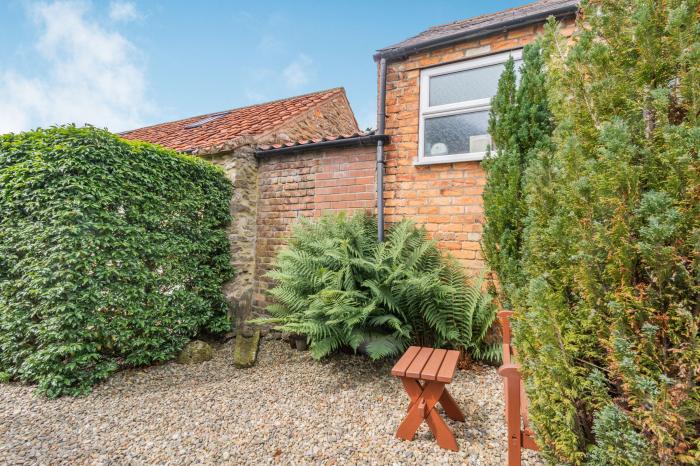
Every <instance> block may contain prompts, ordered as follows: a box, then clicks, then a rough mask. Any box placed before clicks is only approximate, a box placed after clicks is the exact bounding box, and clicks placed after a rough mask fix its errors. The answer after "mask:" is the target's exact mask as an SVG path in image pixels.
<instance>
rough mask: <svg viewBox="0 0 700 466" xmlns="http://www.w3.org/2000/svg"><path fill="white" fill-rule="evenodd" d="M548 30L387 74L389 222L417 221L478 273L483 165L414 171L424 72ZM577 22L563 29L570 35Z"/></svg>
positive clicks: (399, 66) (420, 59)
mask: <svg viewBox="0 0 700 466" xmlns="http://www.w3.org/2000/svg"><path fill="white" fill-rule="evenodd" d="M542 30H543V25H532V26H527V27H523V28H519V29H513V30H510V31H507V32H503V33H499V34H494V35H491V36H488V37H485V38H481V39H478V40H473V41H467V42H463V43H459V44H455V45H452V46H449V47H445V48H441V49H437V50H432V51H428V52H422V53H417V54H415V55H412V56H410V57H408V58H407V59H405V60H403V61H398V62H391V63H389V65H388V68H387V85H386V86H387V87H386V134H388V135H389V136H390V137H391V142H390V144H389V145H387V147H386V150H385V155H386V177H385V185H384V186H385V188H384V189H385V204H386V210H385V214H386V220H387V223H388V224H390V223H392V222H396V221H398V220H400V219H401V218H403V217H411V218H413V219H415V220H416V221H417V222H418V223H419V224H422V225H424V226H425V228H426V229H427V230H428V232H429V233H430V234H431V235H432V237H433V238H435V239H436V240H437V241H438V243H439V245H440V247H442V248H444V249H446V250H449V251H450V252H451V253H452V254H453V255H454V256H455V257H456V258H457V259H459V261H460V262H462V264H463V265H464V266H465V267H466V268H467V269H469V270H470V271H472V272H473V273H478V272H479V271H481V270H482V269H483V267H484V262H483V258H482V255H481V246H480V241H481V232H482V225H483V221H484V217H483V202H482V199H481V195H482V191H483V187H484V184H485V182H486V179H485V175H484V171H483V170H482V168H481V165H480V162H460V163H449V164H436V165H427V166H417V165H414V161H415V160H416V159H417V157H418V124H419V121H418V119H419V105H420V99H419V96H420V88H419V86H420V70H421V69H423V68H428V67H431V66H436V65H443V64H446V63H452V62H456V61H462V60H465V59H470V58H475V57H480V56H485V55H489V54H493V53H499V52H504V51H507V50H513V49H519V48H522V47H523V46H525V45H526V44H528V43H530V42H532V41H533V40H534V39H535V38H536V37H537V36H538V35H539V34H540V33H541V32H542ZM573 30H574V24H573V19H572V20H566V21H565V22H564V23H563V24H562V31H563V32H564V33H565V34H567V35H570V34H571V33H572V32H573Z"/></svg>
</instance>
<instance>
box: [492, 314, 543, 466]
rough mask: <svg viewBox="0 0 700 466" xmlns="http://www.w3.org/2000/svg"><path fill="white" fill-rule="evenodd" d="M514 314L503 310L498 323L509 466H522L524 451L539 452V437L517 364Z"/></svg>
mask: <svg viewBox="0 0 700 466" xmlns="http://www.w3.org/2000/svg"><path fill="white" fill-rule="evenodd" d="M512 315H513V312H512V311H501V312H499V313H498V320H499V321H500V322H501V332H502V334H503V365H502V366H501V367H500V368H499V369H498V373H499V374H500V375H501V376H502V377H503V379H504V394H505V398H506V426H507V431H508V466H520V464H521V459H522V452H521V450H522V449H523V448H527V449H528V450H535V451H537V450H538V448H537V443H535V434H534V432H533V431H532V428H531V427H530V420H529V419H528V415H527V404H528V401H527V395H526V394H525V387H524V386H523V380H522V378H521V376H520V365H519V364H517V360H516V356H517V355H516V351H515V348H514V347H513V346H512V345H511V332H510V318H511V316H512Z"/></svg>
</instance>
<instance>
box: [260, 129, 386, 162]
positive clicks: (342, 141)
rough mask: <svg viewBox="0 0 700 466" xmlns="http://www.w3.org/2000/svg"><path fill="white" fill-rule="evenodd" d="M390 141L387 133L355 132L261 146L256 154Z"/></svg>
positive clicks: (285, 152) (263, 154)
mask: <svg viewBox="0 0 700 466" xmlns="http://www.w3.org/2000/svg"><path fill="white" fill-rule="evenodd" d="M380 140H381V141H385V142H386V141H388V140H389V136H388V135H386V134H375V133H374V131H372V132H370V133H354V134H349V135H340V136H336V137H331V138H328V137H327V138H322V139H311V140H306V141H295V142H291V143H289V142H288V143H285V144H274V145H266V146H261V147H260V148H258V150H256V151H255V155H256V156H267V155H278V154H292V153H298V152H306V151H309V150H315V149H319V148H327V147H348V146H364V145H370V144H372V145H373V144H376V142H377V141H380Z"/></svg>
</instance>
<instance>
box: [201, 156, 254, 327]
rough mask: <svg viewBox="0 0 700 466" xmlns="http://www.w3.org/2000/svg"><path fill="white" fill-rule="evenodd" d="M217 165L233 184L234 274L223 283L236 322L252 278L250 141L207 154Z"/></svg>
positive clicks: (247, 310) (246, 311) (246, 306)
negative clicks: (247, 143)
mask: <svg viewBox="0 0 700 466" xmlns="http://www.w3.org/2000/svg"><path fill="white" fill-rule="evenodd" d="M207 159H208V160H210V161H211V162H212V163H214V164H216V165H219V166H220V167H222V168H223V169H224V171H225V172H226V176H227V177H228V179H229V180H231V183H232V184H233V197H232V198H231V203H230V206H231V216H232V218H233V222H232V224H231V226H230V227H229V229H228V239H229V244H230V245H231V263H232V265H233V267H234V269H235V273H236V275H235V277H234V278H233V280H231V281H229V282H228V283H226V284H225V285H224V295H225V296H226V299H227V300H228V302H229V305H230V308H229V315H230V316H231V317H235V319H236V320H237V322H236V324H238V323H239V321H241V320H242V319H245V318H246V316H247V315H248V314H249V313H250V303H251V298H252V295H253V290H254V279H255V235H256V219H257V203H258V169H257V161H256V160H255V154H254V149H253V146H252V145H243V146H241V147H239V148H237V149H234V150H233V151H231V152H225V153H219V154H214V155H211V156H209V157H207Z"/></svg>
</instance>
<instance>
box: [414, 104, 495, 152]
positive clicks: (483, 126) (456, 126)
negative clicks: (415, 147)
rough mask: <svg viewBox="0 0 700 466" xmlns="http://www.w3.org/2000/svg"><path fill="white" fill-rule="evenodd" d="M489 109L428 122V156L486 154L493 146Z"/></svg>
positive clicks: (426, 138) (426, 124) (426, 134)
mask: <svg viewBox="0 0 700 466" xmlns="http://www.w3.org/2000/svg"><path fill="white" fill-rule="evenodd" d="M488 122H489V112H488V110H485V111H482V112H472V113H461V114H459V115H449V116H444V117H435V118H426V119H425V128H424V130H425V131H424V136H425V146H424V152H423V153H424V154H425V156H426V157H435V156H438V155H452V154H464V153H469V152H485V151H486V146H488V145H489V144H491V137H490V136H489V135H488Z"/></svg>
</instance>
